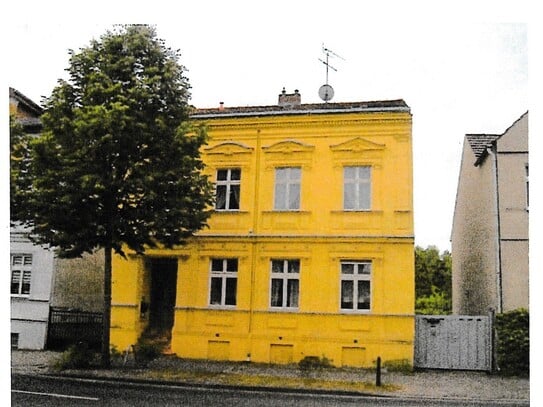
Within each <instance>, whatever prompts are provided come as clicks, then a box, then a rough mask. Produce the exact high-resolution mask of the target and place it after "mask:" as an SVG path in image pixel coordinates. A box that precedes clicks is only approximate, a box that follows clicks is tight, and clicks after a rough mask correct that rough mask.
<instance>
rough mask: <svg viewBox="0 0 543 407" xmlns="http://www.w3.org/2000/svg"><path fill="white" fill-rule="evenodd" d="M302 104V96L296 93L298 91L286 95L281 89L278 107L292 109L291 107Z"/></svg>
mask: <svg viewBox="0 0 543 407" xmlns="http://www.w3.org/2000/svg"><path fill="white" fill-rule="evenodd" d="M301 104H302V95H300V92H298V89H296V90H295V91H294V93H287V91H286V90H285V88H283V91H282V92H281V94H280V95H279V103H278V105H279V106H284V107H292V106H299V105H301Z"/></svg>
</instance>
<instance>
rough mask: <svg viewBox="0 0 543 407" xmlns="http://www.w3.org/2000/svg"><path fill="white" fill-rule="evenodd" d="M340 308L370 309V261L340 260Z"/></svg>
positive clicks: (345, 309)
mask: <svg viewBox="0 0 543 407" xmlns="http://www.w3.org/2000/svg"><path fill="white" fill-rule="evenodd" d="M340 295H341V310H342V311H369V310H370V309H371V262H369V261H342V262H341V294H340Z"/></svg>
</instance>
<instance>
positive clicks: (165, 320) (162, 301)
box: [149, 258, 177, 339]
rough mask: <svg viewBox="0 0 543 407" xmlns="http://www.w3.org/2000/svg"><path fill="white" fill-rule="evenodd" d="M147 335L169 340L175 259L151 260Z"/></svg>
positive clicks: (173, 297)
mask: <svg viewBox="0 0 543 407" xmlns="http://www.w3.org/2000/svg"><path fill="white" fill-rule="evenodd" d="M150 263H151V303H150V306H149V331H150V332H149V333H151V334H152V335H153V336H162V337H167V338H168V339H170V337H171V331H172V327H173V322H174V308H175V297H176V291H177V259H175V258H156V259H151V262H150Z"/></svg>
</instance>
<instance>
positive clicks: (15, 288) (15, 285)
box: [11, 270, 21, 294]
mask: <svg viewBox="0 0 543 407" xmlns="http://www.w3.org/2000/svg"><path fill="white" fill-rule="evenodd" d="M20 281H21V272H20V271H19V270H13V271H12V272H11V294H19V284H20Z"/></svg>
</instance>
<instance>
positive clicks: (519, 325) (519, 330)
mask: <svg viewBox="0 0 543 407" xmlns="http://www.w3.org/2000/svg"><path fill="white" fill-rule="evenodd" d="M496 339H497V356H498V360H497V362H498V369H499V371H500V373H503V374H507V375H522V376H525V375H529V374H530V314H529V312H528V311H527V310H526V309H522V308H521V309H517V310H514V311H509V312H505V313H502V314H497V315H496Z"/></svg>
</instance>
